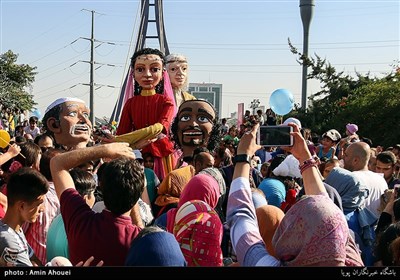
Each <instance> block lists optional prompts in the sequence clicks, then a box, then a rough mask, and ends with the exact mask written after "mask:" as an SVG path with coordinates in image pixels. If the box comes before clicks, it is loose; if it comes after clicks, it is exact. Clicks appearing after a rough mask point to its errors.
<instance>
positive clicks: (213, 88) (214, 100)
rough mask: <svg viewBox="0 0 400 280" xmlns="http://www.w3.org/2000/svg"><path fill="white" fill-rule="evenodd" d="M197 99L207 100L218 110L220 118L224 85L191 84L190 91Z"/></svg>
mask: <svg viewBox="0 0 400 280" xmlns="http://www.w3.org/2000/svg"><path fill="white" fill-rule="evenodd" d="M188 91H189V92H190V93H191V94H193V95H194V96H196V98H197V99H205V100H207V101H208V102H210V103H211V104H213V105H214V107H215V109H217V113H218V118H219V119H221V113H222V84H214V83H189V90H188Z"/></svg>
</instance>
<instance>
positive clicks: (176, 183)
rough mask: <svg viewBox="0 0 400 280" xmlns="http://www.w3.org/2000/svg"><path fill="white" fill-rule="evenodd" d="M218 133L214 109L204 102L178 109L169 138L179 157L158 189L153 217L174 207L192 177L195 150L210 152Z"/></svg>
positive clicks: (183, 105)
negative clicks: (201, 148) (174, 166)
mask: <svg viewBox="0 0 400 280" xmlns="http://www.w3.org/2000/svg"><path fill="white" fill-rule="evenodd" d="M220 131H221V130H220V124H219V123H218V119H217V113H216V110H215V109H214V107H213V106H212V105H211V104H210V103H209V102H207V101H206V100H202V99H196V100H187V101H184V102H183V103H182V104H181V105H180V106H179V110H178V113H177V115H176V117H175V119H174V121H173V123H172V125H171V138H172V140H173V141H174V142H175V148H176V150H178V151H181V153H182V156H181V158H180V160H179V161H178V164H177V166H176V169H175V170H173V171H171V172H169V173H168V174H167V176H166V177H165V178H164V179H163V180H162V182H161V184H160V186H159V187H158V191H157V194H158V196H157V198H156V201H155V206H154V209H153V213H154V214H155V217H159V216H160V215H161V214H162V213H165V212H166V211H168V210H169V209H170V208H173V207H176V205H177V203H178V201H179V197H180V194H181V192H182V190H183V188H184V187H185V186H186V184H187V183H188V182H189V180H190V179H191V178H192V177H193V176H194V175H195V168H194V166H193V165H192V158H193V152H194V150H195V149H196V148H198V147H205V148H207V149H208V150H209V151H210V152H213V151H214V149H215V148H216V147H218V145H219V141H220V138H221V135H220Z"/></svg>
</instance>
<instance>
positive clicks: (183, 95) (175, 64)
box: [165, 54, 196, 107]
mask: <svg viewBox="0 0 400 280" xmlns="http://www.w3.org/2000/svg"><path fill="white" fill-rule="evenodd" d="M165 61H166V63H165V64H166V69H167V72H168V75H169V79H170V80H171V85H172V89H173V90H174V100H175V104H176V106H177V107H179V106H180V105H181V104H182V102H183V101H186V100H193V99H196V97H195V96H194V95H192V94H190V93H189V92H187V86H188V69H189V65H188V62H187V59H186V57H184V56H183V55H181V54H169V55H167V56H166V57H165Z"/></svg>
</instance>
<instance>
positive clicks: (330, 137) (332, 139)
mask: <svg viewBox="0 0 400 280" xmlns="http://www.w3.org/2000/svg"><path fill="white" fill-rule="evenodd" d="M340 138H341V135H340V133H339V132H338V131H337V130H336V129H330V130H328V131H327V132H325V133H324V134H322V141H321V142H322V145H323V146H324V147H333V146H335V145H336V143H337V142H339V140H340Z"/></svg>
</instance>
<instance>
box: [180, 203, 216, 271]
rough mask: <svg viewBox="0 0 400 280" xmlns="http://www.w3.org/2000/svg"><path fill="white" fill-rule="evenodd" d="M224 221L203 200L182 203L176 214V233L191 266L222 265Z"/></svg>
mask: <svg viewBox="0 0 400 280" xmlns="http://www.w3.org/2000/svg"><path fill="white" fill-rule="evenodd" d="M222 233H223V228H222V223H221V220H220V218H219V216H218V214H217V212H215V210H214V209H213V208H211V206H210V205H208V204H207V203H205V202H204V201H201V200H192V201H188V202H186V203H185V204H183V205H182V206H181V207H180V208H179V210H178V212H177V213H176V217H175V226H174V235H175V238H176V240H177V241H178V243H179V245H180V247H181V250H182V253H183V255H184V256H185V259H186V261H187V262H188V266H222V265H223V262H222V249H221V241H222Z"/></svg>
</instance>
